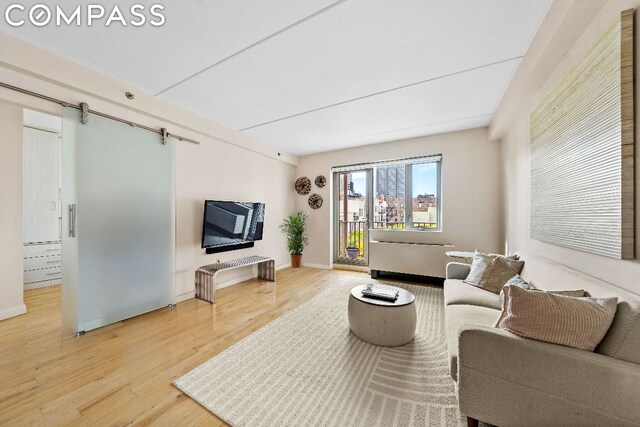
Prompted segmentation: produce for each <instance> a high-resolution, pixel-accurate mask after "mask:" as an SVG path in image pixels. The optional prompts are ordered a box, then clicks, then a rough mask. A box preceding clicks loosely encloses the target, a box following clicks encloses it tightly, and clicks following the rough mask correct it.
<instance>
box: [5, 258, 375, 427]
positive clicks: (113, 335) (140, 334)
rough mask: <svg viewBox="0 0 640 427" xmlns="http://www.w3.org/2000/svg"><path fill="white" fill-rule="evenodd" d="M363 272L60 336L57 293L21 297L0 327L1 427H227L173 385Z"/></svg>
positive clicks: (281, 275) (292, 282)
mask: <svg viewBox="0 0 640 427" xmlns="http://www.w3.org/2000/svg"><path fill="white" fill-rule="evenodd" d="M363 274H364V273H357V272H347V271H338V270H319V269H313V268H301V269H285V270H281V271H279V272H278V273H277V284H275V285H274V284H273V283H271V282H264V281H259V280H251V281H248V282H244V283H241V284H238V285H235V286H231V287H228V288H225V289H222V290H220V291H218V293H217V303H216V305H210V304H208V303H206V302H203V301H196V300H189V301H185V302H183V303H180V304H178V306H177V307H176V308H175V309H174V310H169V309H161V310H158V311H154V312H152V313H148V314H145V315H142V316H138V317H135V318H133V319H129V320H126V321H123V322H118V323H116V324H113V325H110V326H107V327H104V328H101V329H97V330H95V331H91V332H88V333H87V334H86V335H84V336H82V337H80V338H67V339H61V334H60V287H53V288H44V289H36V290H33V291H27V292H25V303H26V304H27V308H28V312H27V314H26V315H24V316H19V317H16V318H13V319H9V320H5V321H2V322H0V384H1V385H2V386H1V387H0V425H17V426H23V425H48V426H49V425H51V426H56V425H60V426H68V425H91V426H102V425H116V426H122V425H128V424H142V425H160V426H174V425H214V426H220V425H226V424H225V423H224V422H223V421H222V420H220V419H219V418H217V417H215V416H214V415H212V414H211V413H210V412H209V411H207V410H206V409H204V408H203V407H201V406H200V405H198V404H197V403H196V402H195V401H193V400H191V399H190V398H188V397H187V396H186V395H184V394H182V393H181V392H180V390H178V389H177V388H175V387H173V386H172V385H171V381H173V380H174V379H175V378H177V377H179V376H181V375H183V374H185V373H186V372H188V371H190V370H191V369H193V368H195V367H196V366H198V365H200V364H201V363H203V362H205V361H206V360H208V359H210V358H211V357H213V356H214V355H216V354H217V353H219V352H221V351H222V350H224V349H225V348H227V347H229V346H230V345H232V344H234V343H235V342H237V341H239V340H241V339H242V338H244V337H245V336H247V335H249V334H250V333H252V332H253V331H255V330H256V329H259V328H260V327H262V326H264V325H265V324H266V323H268V322H270V321H271V320H273V319H275V318H276V317H278V316H280V315H281V314H283V313H284V312H286V311H288V310H290V309H292V308H294V307H296V306H298V305H299V304H301V303H303V302H305V301H307V300H308V299H310V298H311V297H313V296H314V295H316V294H317V293H318V292H320V291H321V290H322V289H323V288H325V287H326V286H327V285H328V284H329V283H330V282H331V281H332V280H333V279H335V278H336V277H338V276H344V275H360V276H361V275H363Z"/></svg>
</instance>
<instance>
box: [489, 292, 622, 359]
mask: <svg viewBox="0 0 640 427" xmlns="http://www.w3.org/2000/svg"><path fill="white" fill-rule="evenodd" d="M617 308H618V298H591V297H583V298H576V297H570V296H564V295H557V294H554V293H551V292H541V291H537V290H526V289H522V288H520V287H518V286H511V285H509V286H505V289H504V304H503V309H502V312H501V313H500V317H499V319H498V322H497V324H496V326H497V327H498V328H500V329H505V330H507V331H509V332H511V333H513V334H516V335H519V336H521V337H525V338H531V339H534V340H538V341H545V342H550V343H553V344H560V345H564V346H568V347H574V348H578V349H581V350H587V351H593V350H594V349H595V348H596V346H597V345H598V344H599V343H600V341H602V339H603V338H604V336H605V335H606V334H607V331H608V330H609V327H610V326H611V323H612V322H613V318H614V316H615V314H616V310H617Z"/></svg>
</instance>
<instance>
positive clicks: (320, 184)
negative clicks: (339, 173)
mask: <svg viewBox="0 0 640 427" xmlns="http://www.w3.org/2000/svg"><path fill="white" fill-rule="evenodd" d="M315 183H316V185H317V186H318V187H320V188H322V187H324V186H325V185H326V183H327V178H325V177H324V176H322V175H318V176H316V180H315Z"/></svg>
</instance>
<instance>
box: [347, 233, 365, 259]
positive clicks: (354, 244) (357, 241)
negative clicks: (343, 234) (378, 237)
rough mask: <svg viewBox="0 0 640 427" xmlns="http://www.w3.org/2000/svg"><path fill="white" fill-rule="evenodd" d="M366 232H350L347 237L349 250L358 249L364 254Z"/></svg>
mask: <svg viewBox="0 0 640 427" xmlns="http://www.w3.org/2000/svg"><path fill="white" fill-rule="evenodd" d="M363 242H364V231H362V230H358V231H350V232H349V235H348V236H347V249H358V250H359V251H360V253H363V250H364V247H363Z"/></svg>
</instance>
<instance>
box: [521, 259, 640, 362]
mask: <svg viewBox="0 0 640 427" xmlns="http://www.w3.org/2000/svg"><path fill="white" fill-rule="evenodd" d="M521 256H522V259H523V260H524V261H525V265H524V268H523V269H522V273H520V275H521V276H522V278H523V279H525V280H526V281H527V282H530V283H532V284H533V285H534V286H535V287H536V288H538V289H543V290H547V291H549V290H571V289H585V290H586V291H587V292H589V294H591V296H593V297H596V298H608V297H617V298H618V309H617V311H616V315H615V317H614V319H613V323H612V324H611V327H610V328H609V332H607V335H606V336H605V337H604V339H603V340H602V342H601V343H600V345H599V346H598V347H597V348H596V352H597V353H601V354H604V355H607V356H611V357H615V358H616V359H620V360H626V361H628V362H633V363H640V295H636V294H633V293H631V292H629V291H626V290H624V289H621V288H619V287H617V286H615V285H613V284H610V283H607V282H605V281H603V280H600V279H596V278H595V277H592V276H589V275H587V274H584V273H581V272H579V271H577V270H573V269H571V268H569V267H566V266H564V265H561V264H558V263H556V262H553V261H550V260H548V259H545V258H542V257H538V256H533V255H528V254H521Z"/></svg>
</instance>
